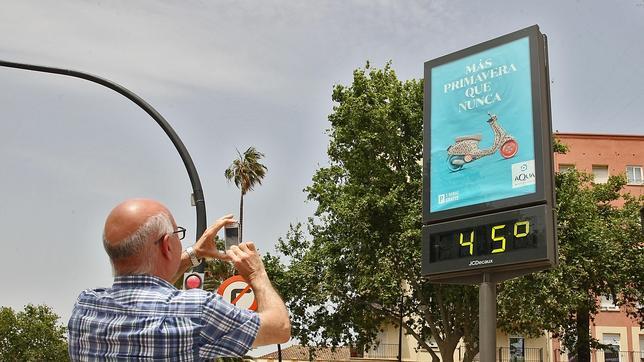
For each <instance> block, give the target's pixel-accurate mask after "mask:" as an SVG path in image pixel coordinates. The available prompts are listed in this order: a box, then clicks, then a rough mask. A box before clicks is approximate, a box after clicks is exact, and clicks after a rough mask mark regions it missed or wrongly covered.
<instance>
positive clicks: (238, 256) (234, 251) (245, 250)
mask: <svg viewBox="0 0 644 362" xmlns="http://www.w3.org/2000/svg"><path fill="white" fill-rule="evenodd" d="M226 253H227V254H228V257H229V258H230V260H231V261H232V262H233V264H234V265H235V269H237V271H238V272H239V275H241V276H243V277H244V279H246V280H247V281H248V282H249V283H250V284H251V285H252V284H253V282H254V281H257V280H258V279H259V278H268V275H267V274H266V270H265V269H264V263H263V262H262V259H261V258H260V257H259V253H258V252H257V249H256V248H255V244H254V243H253V242H252V241H249V242H245V243H241V244H239V246H237V245H233V246H231V247H230V250H228V251H227V252H226Z"/></svg>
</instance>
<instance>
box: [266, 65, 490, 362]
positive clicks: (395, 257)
mask: <svg viewBox="0 0 644 362" xmlns="http://www.w3.org/2000/svg"><path fill="white" fill-rule="evenodd" d="M332 99H333V101H334V102H336V105H335V106H334V107H333V112H332V114H331V115H330V116H329V121H330V123H331V128H330V129H329V130H328V134H329V137H330V143H329V148H328V155H329V160H330V164H329V166H327V167H322V168H320V169H318V170H317V171H316V172H315V174H314V176H313V183H312V185H311V186H309V187H307V188H306V190H305V191H306V192H307V193H308V198H309V200H312V201H315V202H316V203H317V205H318V206H317V210H316V212H315V217H312V218H310V219H309V222H308V223H307V228H306V231H305V230H303V226H302V225H301V224H298V225H294V226H292V227H291V230H290V231H289V233H288V234H287V235H286V237H285V238H284V239H280V241H279V242H278V247H277V248H278V251H279V252H280V253H281V254H283V255H285V256H286V257H287V258H289V259H290V264H289V266H288V268H287V267H286V266H284V265H282V264H281V263H280V261H279V259H278V258H277V257H274V256H271V255H268V256H267V257H266V258H265V260H266V262H265V264H266V265H267V268H269V270H270V273H271V278H272V279H273V280H274V282H275V284H276V286H277V288H278V290H279V291H280V292H281V293H282V295H283V296H284V298H285V299H286V300H287V302H288V305H289V309H290V311H291V313H292V315H293V321H292V325H293V331H294V335H295V336H297V337H298V338H299V339H300V340H301V341H302V343H304V344H309V345H325V346H328V345H331V346H338V345H352V346H358V347H366V348H369V347H372V346H373V344H374V341H375V340H376V337H377V333H378V331H379V330H380V329H381V328H382V327H383V326H384V325H385V323H388V324H394V325H398V324H399V323H400V315H401V313H402V314H404V316H405V318H404V325H403V328H404V330H405V332H406V333H407V334H411V335H413V336H414V337H415V338H416V340H417V341H418V345H419V346H420V347H422V348H424V349H426V350H428V352H429V353H430V354H431V355H432V357H433V359H434V360H438V358H439V357H438V356H437V354H436V353H434V351H433V350H432V349H431V348H430V346H429V343H430V340H432V339H433V340H434V341H436V343H437V344H438V347H439V349H440V352H441V355H442V360H443V361H451V360H452V356H453V354H454V350H455V348H456V345H457V344H458V342H459V340H461V338H464V339H465V341H466V343H467V347H468V352H467V357H466V358H467V359H468V360H471V359H472V358H473V357H474V355H475V354H476V353H477V351H478V298H477V293H476V289H475V288H473V287H467V286H442V285H433V284H429V283H428V282H426V281H425V280H424V279H422V278H421V276H420V275H421V272H420V265H421V263H420V259H421V248H420V245H421V236H420V230H421V215H422V213H421V210H422V206H421V194H422V180H421V173H422V172H421V165H420V164H419V160H421V159H422V123H423V122H422V118H423V117H422V108H423V107H422V104H423V88H422V81H418V80H410V81H405V82H401V81H399V80H398V79H397V77H396V74H395V72H394V71H393V70H392V69H391V66H390V64H387V65H385V67H384V69H371V67H370V65H369V63H367V65H366V67H365V69H357V70H355V71H354V72H353V83H352V84H351V85H350V86H344V85H336V86H335V87H334V89H333V95H332ZM307 234H308V235H307Z"/></svg>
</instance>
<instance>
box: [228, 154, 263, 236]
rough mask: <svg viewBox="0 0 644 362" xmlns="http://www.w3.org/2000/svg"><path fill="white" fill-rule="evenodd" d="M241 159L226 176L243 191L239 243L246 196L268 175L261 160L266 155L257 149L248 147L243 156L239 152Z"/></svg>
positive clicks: (229, 169)
mask: <svg viewBox="0 0 644 362" xmlns="http://www.w3.org/2000/svg"><path fill="white" fill-rule="evenodd" d="M237 154H238V155H239V158H237V159H235V160H234V161H233V163H232V164H231V165H230V166H229V167H228V168H227V169H226V171H225V172H224V176H226V179H227V180H228V182H230V181H234V182H235V186H237V187H238V188H239V190H241V198H240V200H239V238H238V240H239V241H242V240H243V239H242V226H243V223H244V195H246V193H247V192H248V191H252V190H253V188H254V187H255V186H256V185H261V184H262V179H263V178H264V176H265V175H266V170H267V168H266V166H264V165H262V164H261V163H260V162H259V160H261V159H262V157H264V154H263V153H261V152H259V151H257V150H256V149H255V147H252V146H251V147H248V149H247V150H246V152H244V154H243V155H242V154H241V153H239V150H237Z"/></svg>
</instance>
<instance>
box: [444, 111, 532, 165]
mask: <svg viewBox="0 0 644 362" xmlns="http://www.w3.org/2000/svg"><path fill="white" fill-rule="evenodd" d="M488 115H489V116H490V119H488V120H487V123H488V124H489V125H490V127H492V131H493V132H494V143H493V144H492V146H491V147H490V148H486V149H479V142H480V141H481V135H480V134H475V135H469V136H461V137H456V139H455V141H456V143H454V144H453V145H451V146H449V147H447V165H448V167H449V169H450V170H451V171H452V172H454V171H458V170H460V169H462V168H463V165H465V164H466V163H470V162H472V161H474V160H478V159H479V158H481V157H485V156H489V155H491V154H493V153H495V152H496V151H497V150H498V151H499V152H500V153H501V156H503V158H511V157H514V155H516V154H517V151H519V144H518V143H517V141H516V140H515V139H514V137H512V135H510V134H509V133H507V132H506V131H505V130H504V129H503V127H501V125H500V124H499V123H498V122H497V118H496V115H494V114H490V113H488Z"/></svg>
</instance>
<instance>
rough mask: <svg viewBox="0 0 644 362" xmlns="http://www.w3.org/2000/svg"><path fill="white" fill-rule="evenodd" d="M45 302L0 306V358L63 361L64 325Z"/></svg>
mask: <svg viewBox="0 0 644 362" xmlns="http://www.w3.org/2000/svg"><path fill="white" fill-rule="evenodd" d="M58 318H59V317H58V316H57V315H56V314H55V313H54V312H53V311H52V310H51V308H49V307H48V306H46V305H38V306H34V305H31V304H28V305H27V306H25V308H24V310H22V311H19V312H14V310H13V309H11V308H8V307H0V360H2V361H67V360H69V358H68V355H67V339H66V328H65V327H63V326H61V325H59V324H58Z"/></svg>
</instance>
